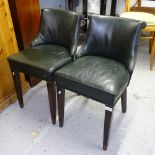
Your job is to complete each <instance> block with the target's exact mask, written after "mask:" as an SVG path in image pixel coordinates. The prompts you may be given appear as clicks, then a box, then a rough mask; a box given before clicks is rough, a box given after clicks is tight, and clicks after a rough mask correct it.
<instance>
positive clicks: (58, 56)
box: [8, 45, 71, 80]
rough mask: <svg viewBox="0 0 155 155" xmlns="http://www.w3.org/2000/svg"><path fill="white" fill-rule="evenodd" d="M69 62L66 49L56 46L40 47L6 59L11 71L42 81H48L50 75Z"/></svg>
mask: <svg viewBox="0 0 155 155" xmlns="http://www.w3.org/2000/svg"><path fill="white" fill-rule="evenodd" d="M70 60H71V57H70V55H69V52H68V51H67V49H66V48H64V47H61V46H57V45H40V46H36V47H34V48H29V49H25V50H24V51H22V52H19V53H16V54H14V55H12V56H10V57H8V61H9V63H10V65H11V68H12V69H13V70H17V71H20V72H24V73H27V74H31V75H34V76H37V77H39V78H42V79H43V80H50V79H51V74H52V73H53V72H55V70H57V69H59V68H60V67H61V66H62V65H64V64H65V63H67V62H69V61H70Z"/></svg>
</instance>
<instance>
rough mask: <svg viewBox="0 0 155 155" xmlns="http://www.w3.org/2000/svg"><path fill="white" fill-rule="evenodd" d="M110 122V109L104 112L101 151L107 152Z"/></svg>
mask: <svg viewBox="0 0 155 155" xmlns="http://www.w3.org/2000/svg"><path fill="white" fill-rule="evenodd" d="M111 120H112V109H110V110H105V119H104V135H103V150H107V146H108V140H109V131H110V126H111Z"/></svg>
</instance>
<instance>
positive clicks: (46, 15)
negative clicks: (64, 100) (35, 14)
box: [8, 9, 80, 124]
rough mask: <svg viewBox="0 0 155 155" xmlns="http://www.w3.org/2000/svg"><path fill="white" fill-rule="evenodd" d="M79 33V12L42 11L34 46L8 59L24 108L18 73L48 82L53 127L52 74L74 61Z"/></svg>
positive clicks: (53, 92)
mask: <svg viewBox="0 0 155 155" xmlns="http://www.w3.org/2000/svg"><path fill="white" fill-rule="evenodd" d="M34 20H35V19H34ZM30 27H31V25H30ZM79 30H80V16H79V15H78V14H77V13H74V12H67V11H63V10H56V9H42V10H41V25H40V31H39V33H38V35H37V37H36V38H35V39H34V40H33V41H32V47H31V48H29V49H25V50H23V51H22V52H19V53H17V54H14V55H12V56H9V57H8V62H9V65H10V69H11V72H12V75H13V80H14V84H15V89H16V93H17V97H18V101H19V105H20V107H21V108H22V107H23V106H24V105H23V97H22V91H21V84H20V77H19V73H20V72H23V73H25V74H27V75H33V76H35V77H38V78H39V79H41V80H45V81H47V89H48V97H49V103H50V111H51V118H52V123H53V124H55V123H56V92H55V84H54V82H53V74H54V72H55V71H56V70H57V69H59V68H60V67H62V66H63V65H64V64H66V63H68V62H70V61H72V59H74V55H75V52H76V49H77V42H78V37H79Z"/></svg>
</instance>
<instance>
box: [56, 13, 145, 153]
mask: <svg viewBox="0 0 155 155" xmlns="http://www.w3.org/2000/svg"><path fill="white" fill-rule="evenodd" d="M145 26H146V25H145V23H141V22H139V21H136V20H130V19H124V18H119V17H110V16H109V17H108V16H100V15H92V16H91V17H90V22H89V27H88V34H87V37H86V39H85V42H84V44H83V46H82V48H81V49H80V51H79V52H78V53H77V55H76V57H77V60H75V61H73V62H70V63H68V64H67V65H65V66H64V67H62V68H60V69H59V70H58V71H56V72H55V81H56V85H57V100H58V114H59V125H60V127H62V126H63V124H64V98H65V89H68V90H71V91H73V92H76V93H78V94H81V95H83V96H86V97H89V98H91V99H93V100H96V101H98V102H101V103H102V104H104V105H105V121H104V138H103V149H104V150H106V149H107V145H108V137H109V129H110V123H111V118H112V113H113V110H114V107H115V104H116V103H117V101H118V100H119V99H120V98H121V100H122V112H126V95H127V87H128V85H129V83H130V79H131V76H132V73H133V70H134V67H135V62H136V56H137V45H138V41H139V38H140V33H141V29H142V28H144V27H145Z"/></svg>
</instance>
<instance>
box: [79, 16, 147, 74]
mask: <svg viewBox="0 0 155 155" xmlns="http://www.w3.org/2000/svg"><path fill="white" fill-rule="evenodd" d="M145 26H146V24H145V23H142V22H139V21H136V20H130V19H125V18H120V17H110V16H100V15H92V16H91V17H90V23H89V27H88V33H87V37H86V40H85V42H84V45H83V46H82V47H81V49H80V51H79V52H78V53H77V57H81V56H86V55H94V56H101V57H106V58H110V59H113V60H116V61H119V62H121V63H122V64H124V65H125V67H126V68H127V69H128V72H129V74H130V75H131V74H132V72H133V69H134V66H135V59H136V53H137V44H138V41H139V38H140V33H141V29H142V28H144V27H145Z"/></svg>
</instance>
